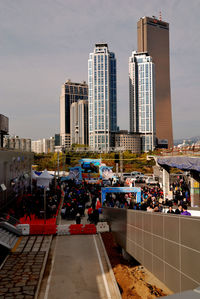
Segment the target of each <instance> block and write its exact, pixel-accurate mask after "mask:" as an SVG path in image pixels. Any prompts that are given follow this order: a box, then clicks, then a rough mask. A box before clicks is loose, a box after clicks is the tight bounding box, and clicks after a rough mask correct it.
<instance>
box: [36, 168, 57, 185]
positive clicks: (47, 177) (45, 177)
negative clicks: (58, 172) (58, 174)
mask: <svg viewBox="0 0 200 299" xmlns="http://www.w3.org/2000/svg"><path fill="white" fill-rule="evenodd" d="M52 179H53V176H52V175H51V174H49V173H48V171H47V170H46V169H45V170H44V171H43V173H41V175H40V176H38V177H37V186H44V187H49V183H50V182H51V181H52Z"/></svg>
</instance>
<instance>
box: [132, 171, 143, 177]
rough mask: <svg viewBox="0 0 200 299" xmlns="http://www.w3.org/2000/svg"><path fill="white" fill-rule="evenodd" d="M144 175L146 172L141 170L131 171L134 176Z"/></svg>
mask: <svg viewBox="0 0 200 299" xmlns="http://www.w3.org/2000/svg"><path fill="white" fill-rule="evenodd" d="M143 175H144V173H142V172H139V171H132V172H131V176H132V177H135V176H143Z"/></svg>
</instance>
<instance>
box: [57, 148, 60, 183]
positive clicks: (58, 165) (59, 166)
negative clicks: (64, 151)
mask: <svg viewBox="0 0 200 299" xmlns="http://www.w3.org/2000/svg"><path fill="white" fill-rule="evenodd" d="M59 154H60V153H59V152H58V162H57V165H58V179H59V167H60V164H59V158H60V155H59Z"/></svg>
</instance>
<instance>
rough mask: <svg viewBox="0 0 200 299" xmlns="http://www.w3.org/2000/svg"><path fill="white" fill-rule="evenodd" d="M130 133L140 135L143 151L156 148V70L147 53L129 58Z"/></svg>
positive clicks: (134, 53) (136, 54) (133, 54)
mask: <svg viewBox="0 0 200 299" xmlns="http://www.w3.org/2000/svg"><path fill="white" fill-rule="evenodd" d="M129 106H130V132H134V133H140V134H141V137H142V151H143V152H148V151H150V150H153V149H154V147H155V128H156V127H155V70H154V63H153V62H152V58H151V57H150V56H148V54H147V53H137V52H133V53H132V56H131V57H130V58H129Z"/></svg>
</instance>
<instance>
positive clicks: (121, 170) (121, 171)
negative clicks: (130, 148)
mask: <svg viewBox="0 0 200 299" xmlns="http://www.w3.org/2000/svg"><path fill="white" fill-rule="evenodd" d="M120 173H121V179H122V173H123V152H122V151H120Z"/></svg>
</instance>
